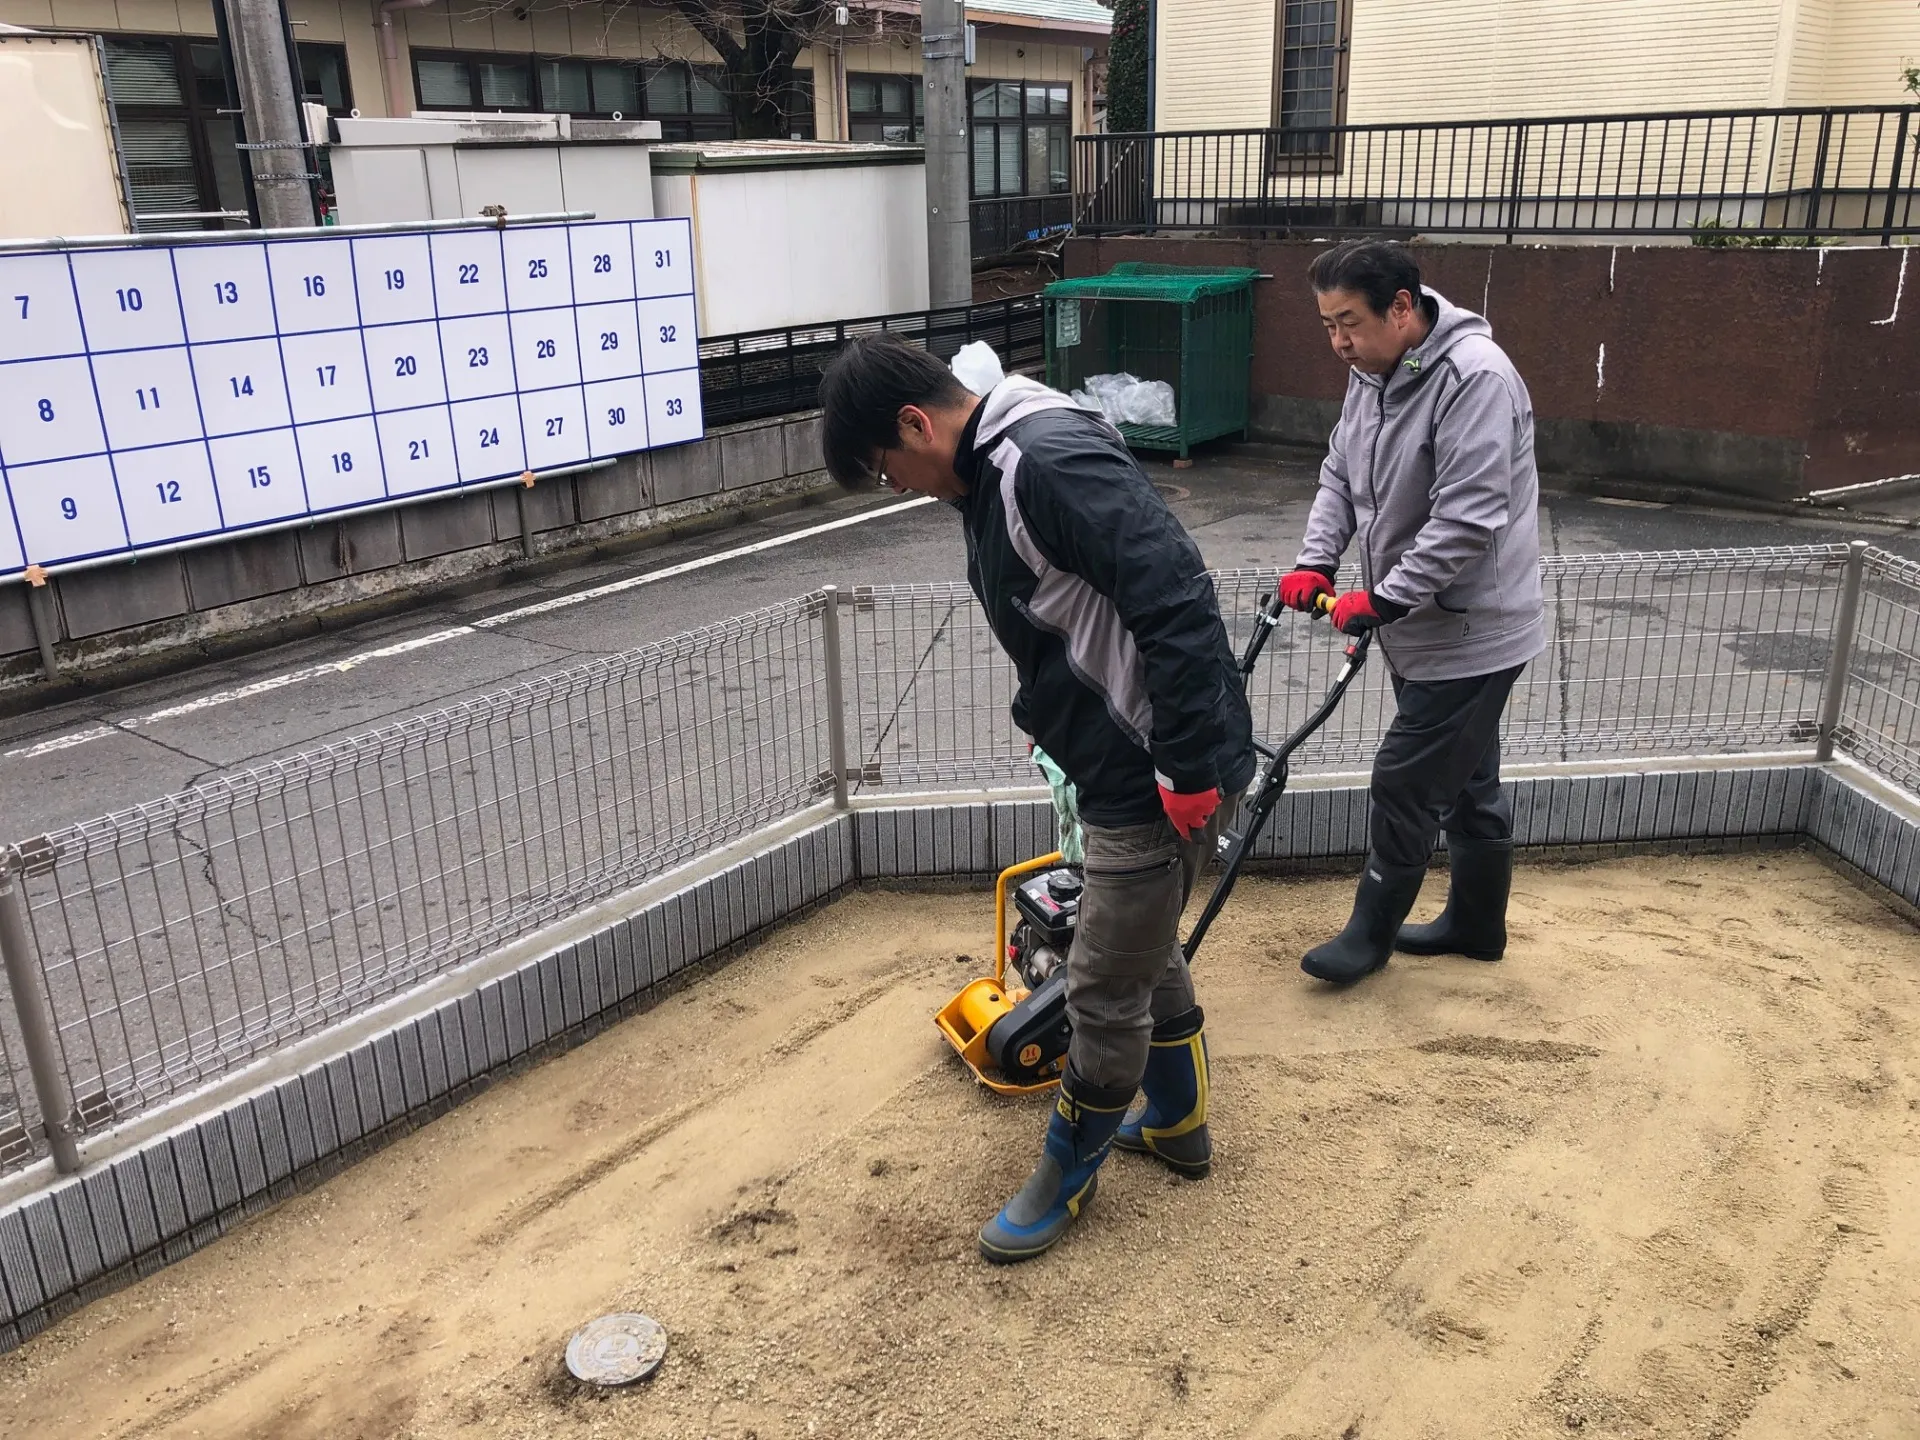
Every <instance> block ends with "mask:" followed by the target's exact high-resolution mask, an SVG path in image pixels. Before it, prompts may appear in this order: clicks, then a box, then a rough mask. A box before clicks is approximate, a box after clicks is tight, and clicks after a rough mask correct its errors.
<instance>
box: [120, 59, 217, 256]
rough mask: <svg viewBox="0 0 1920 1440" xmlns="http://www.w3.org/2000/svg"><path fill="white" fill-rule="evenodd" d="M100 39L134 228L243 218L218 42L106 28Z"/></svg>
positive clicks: (197, 225)
mask: <svg viewBox="0 0 1920 1440" xmlns="http://www.w3.org/2000/svg"><path fill="white" fill-rule="evenodd" d="M103 44H104V47H105V51H106V79H107V96H108V99H109V100H110V101H111V102H112V104H113V108H114V115H115V119H116V120H117V121H118V124H119V130H120V152H121V157H122V159H123V161H124V162H125V165H126V170H127V189H128V196H127V199H128V202H129V203H130V204H131V205H132V207H133V216H134V228H135V229H137V230H140V231H143V232H145V231H169V230H205V229H214V230H217V229H222V228H225V225H226V223H227V220H228V219H229V218H234V217H237V218H238V219H239V221H240V223H245V218H246V214H247V197H246V181H245V178H244V176H243V175H242V173H241V169H240V153H239V151H238V150H237V149H236V148H235V145H234V139H235V131H234V128H233V117H232V116H231V115H226V114H222V113H221V112H222V111H229V110H232V109H234V108H235V106H234V105H233V103H232V101H231V99H230V98H229V94H228V90H227V83H226V73H225V70H224V68H223V67H222V65H221V63H220V47H219V46H218V45H216V44H214V43H213V42H211V41H206V40H193V39H189V38H187V37H184V36H165V37H160V36H156V37H153V38H144V37H136V36H125V35H109V36H105V37H103ZM223 212H230V213H223Z"/></svg>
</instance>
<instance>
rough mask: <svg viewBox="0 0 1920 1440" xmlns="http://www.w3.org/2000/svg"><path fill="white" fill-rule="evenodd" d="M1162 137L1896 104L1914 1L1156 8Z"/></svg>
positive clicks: (1613, 0) (1571, 0)
mask: <svg viewBox="0 0 1920 1440" xmlns="http://www.w3.org/2000/svg"><path fill="white" fill-rule="evenodd" d="M1156 12H1157V13H1156V17H1155V37H1154V38H1155V46H1154V49H1155V55H1156V69H1155V75H1154V90H1155V102H1154V115H1153V127H1154V128H1155V129H1157V130H1213V129H1225V128H1230V127H1241V126H1262V127H1264V126H1269V125H1278V126H1314V125H1339V124H1352V125H1369V124H1381V123H1399V122H1408V121H1434V120H1473V119H1512V118H1523V117H1533V116H1549V115H1591V114H1619V113H1629V112H1640V111H1652V110H1705V109H1732V108H1757V107H1762V106H1765V107H1779V106H1816V105H1820V106H1824V105H1893V104H1899V103H1900V102H1902V101H1903V100H1909V99H1911V98H1912V97H1911V96H1910V95H1908V94H1907V92H1905V91H1904V90H1903V89H1902V88H1901V84H1900V70H1901V63H1902V57H1903V56H1920V6H1917V5H1916V4H1915V3H1914V0H1445V3H1434V0H1265V3H1262V0H1159V4H1158V5H1157V7H1156Z"/></svg>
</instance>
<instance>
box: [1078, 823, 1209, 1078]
mask: <svg viewBox="0 0 1920 1440" xmlns="http://www.w3.org/2000/svg"><path fill="white" fill-rule="evenodd" d="M1238 803H1239V801H1238V797H1232V798H1229V799H1227V800H1225V801H1223V802H1222V803H1221V805H1220V808H1219V809H1218V810H1216V811H1214V814H1213V818H1212V819H1211V820H1209V821H1208V822H1207V825H1206V827H1205V829H1203V830H1202V831H1200V832H1199V834H1198V835H1197V836H1196V837H1195V838H1194V839H1192V840H1182V839H1181V838H1180V837H1179V836H1178V835H1177V834H1175V833H1174V829H1173V825H1172V823H1171V822H1170V821H1168V820H1167V818H1166V817H1165V816H1164V815H1163V816H1161V817H1160V818H1159V819H1158V820H1155V821H1153V822H1152V823H1151V824H1148V825H1125V826H1119V827H1114V828H1108V827H1107V826H1104V825H1086V824H1084V823H1083V825H1082V831H1083V833H1084V835H1085V837H1086V888H1085V889H1084V890H1082V891H1081V892H1080V918H1079V921H1078V923H1077V924H1076V925H1075V927H1074V932H1073V948H1072V949H1071V950H1069V951H1068V952H1067V1014H1068V1015H1069V1016H1070V1017H1071V1018H1072V1020H1073V1040H1072V1042H1071V1043H1070V1044H1069V1046H1068V1048H1067V1060H1068V1063H1069V1064H1071V1065H1072V1067H1073V1073H1074V1074H1075V1075H1077V1076H1079V1077H1080V1078H1081V1079H1082V1080H1085V1081H1086V1082H1087V1083H1088V1084H1091V1085H1101V1086H1106V1087H1109V1088H1112V1089H1121V1090H1131V1089H1133V1088H1134V1087H1135V1086H1136V1085H1138V1084H1139V1083H1140V1077H1141V1076H1142V1075H1144V1074H1146V1070H1147V1050H1148V1047H1149V1044H1150V1042H1151V1040H1152V1037H1153V1027H1154V1025H1155V1023H1156V1022H1158V1021H1161V1020H1171V1019H1172V1018H1173V1017H1174V1016H1176V1015H1182V1014H1185V1013H1186V1012H1187V1011H1188V1010H1191V1009H1192V1008H1193V1005H1194V998H1193V976H1192V974H1191V973H1190V972H1189V971H1188V969H1187V957H1186V955H1185V954H1184V953H1183V952H1182V951H1181V948H1180V914H1181V912H1182V911H1183V910H1185V909H1186V905H1187V897H1188V896H1189V895H1191V894H1192V893H1193V887H1194V884H1195V882H1196V881H1198V879H1199V878H1200V871H1201V868H1202V867H1203V866H1204V865H1205V864H1206V862H1207V857H1208V856H1210V855H1212V854H1213V853H1214V850H1215V847H1216V845H1217V844H1218V842H1219V839H1220V830H1221V827H1223V826H1225V825H1229V824H1231V823H1232V821H1233V813H1234V810H1235V808H1236V806H1237V805H1238Z"/></svg>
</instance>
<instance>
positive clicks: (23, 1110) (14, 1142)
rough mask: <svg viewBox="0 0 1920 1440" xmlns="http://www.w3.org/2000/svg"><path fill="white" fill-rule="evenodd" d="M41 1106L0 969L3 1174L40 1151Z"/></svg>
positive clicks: (0, 1148) (0, 1152) (0, 1172)
mask: <svg viewBox="0 0 1920 1440" xmlns="http://www.w3.org/2000/svg"><path fill="white" fill-rule="evenodd" d="M39 1130H40V1110H39V1107H38V1106H37V1105H35V1104H34V1103H33V1087H32V1086H31V1085H30V1084H28V1083H27V1076H26V1062H25V1058H24V1052H23V1051H22V1049H21V1046H20V1028H19V1024H18V1021H17V1020H16V1018H15V1010H14V1006H13V989H12V987H11V986H10V985H9V984H8V983H7V977H6V975H5V974H3V973H0V1175H4V1174H6V1173H7V1172H8V1171H9V1170H13V1169H17V1168H18V1167H19V1166H21V1165H24V1164H26V1163H27V1162H28V1161H30V1160H32V1159H33V1158H34V1156H35V1155H36V1154H38V1153H39V1140H38V1138H37V1137H38V1134H39Z"/></svg>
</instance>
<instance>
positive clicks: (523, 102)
mask: <svg viewBox="0 0 1920 1440" xmlns="http://www.w3.org/2000/svg"><path fill="white" fill-rule="evenodd" d="M722 82H723V77H722V76H721V73H720V72H719V71H718V70H717V69H711V68H709V67H706V66H699V65H688V64H686V63H684V62H683V61H678V60H670V61H662V62H658V63H654V64H647V65H642V64H640V63H638V62H635V61H623V60H585V59H574V58H571V57H566V56H554V57H541V58H529V57H522V56H518V55H476V54H472V53H458V54H452V53H447V52H437V51H422V50H416V51H414V53H413V85H414V96H415V99H416V103H417V104H418V107H419V108H420V109H422V110H522V111H529V110H530V111H537V112H539V113H540V114H543V115H579V116H582V117H588V116H608V117H611V116H614V115H619V116H621V117H622V118H623V119H629V120H638V119H640V118H642V117H645V118H647V119H651V120H658V121H659V122H660V133H661V135H662V136H663V137H664V138H666V139H668V140H730V139H732V138H733V111H732V109H731V107H730V106H729V105H728V104H727V92H726V89H725V87H724V84H723V83H722ZM810 97H811V91H809V102H808V117H807V118H808V121H809V124H811V121H812V107H811V98H810Z"/></svg>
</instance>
